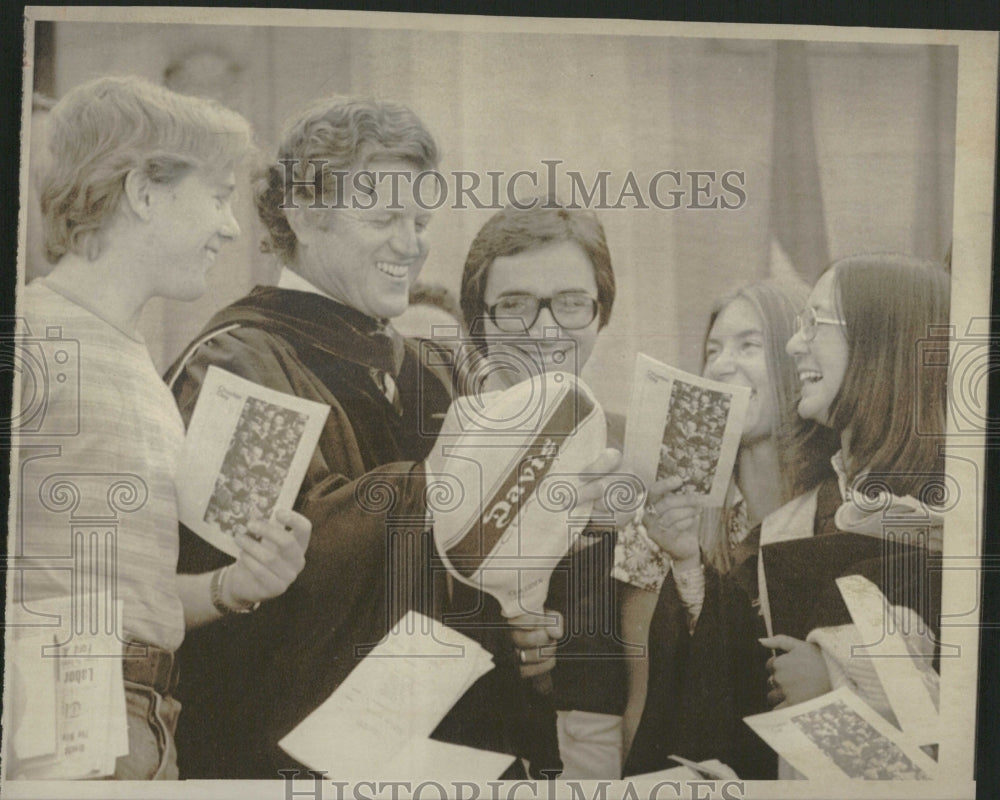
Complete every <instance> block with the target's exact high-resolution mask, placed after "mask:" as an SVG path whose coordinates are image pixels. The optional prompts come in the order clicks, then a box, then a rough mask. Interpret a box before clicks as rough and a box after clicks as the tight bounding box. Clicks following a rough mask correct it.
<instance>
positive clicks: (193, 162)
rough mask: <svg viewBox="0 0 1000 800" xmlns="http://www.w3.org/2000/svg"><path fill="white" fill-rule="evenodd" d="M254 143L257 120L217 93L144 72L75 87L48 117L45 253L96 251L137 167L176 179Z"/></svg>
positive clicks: (227, 161)
mask: <svg viewBox="0 0 1000 800" xmlns="http://www.w3.org/2000/svg"><path fill="white" fill-rule="evenodd" d="M251 145H252V134H251V131H250V124H249V123H248V122H247V121H246V120H245V119H244V118H243V117H242V116H240V115H239V114H237V113H236V112H235V111H232V110H230V109H228V108H226V107H224V106H222V105H221V104H219V103H216V102H215V101H213V100H207V99H203V98H198V97H188V96H186V95H181V94H177V93H176V92H172V91H170V90H169V89H165V88H163V87H162V86H157V85H156V84H153V83H150V82H149V81H146V80H144V79H142V78H137V77H103V78H98V79H96V80H93V81H90V82H88V83H85V84H82V85H80V86H77V87H75V88H74V89H72V90H70V91H69V92H67V93H66V95H65V97H63V98H62V99H61V100H60V101H59V102H58V103H56V105H55V106H54V107H53V108H52V111H51V112H50V115H49V120H48V147H49V150H50V151H51V156H52V159H51V163H50V164H49V166H48V169H47V171H46V174H45V175H44V177H43V178H42V180H41V198H40V199H41V209H42V220H43V227H44V233H45V257H46V258H47V259H48V260H49V261H50V262H52V263H55V262H56V261H58V260H59V259H60V258H62V256H63V255H65V254H66V253H68V252H73V253H77V254H79V255H82V256H85V257H86V258H89V259H94V258H96V257H97V256H98V255H99V253H100V250H101V237H100V234H101V231H102V229H103V228H104V226H105V224H106V222H107V221H108V220H109V219H110V218H111V216H112V215H113V214H115V213H116V212H117V211H118V208H119V206H120V203H121V198H122V195H123V194H124V191H125V178H126V176H127V175H128V174H129V173H130V172H132V171H133V170H140V171H141V172H142V173H143V174H145V175H146V176H147V177H148V178H149V179H150V180H151V181H153V182H156V183H165V184H170V183H174V182H176V181H178V180H180V179H181V178H183V177H184V176H185V175H186V174H187V173H188V172H190V171H191V170H193V169H218V168H219V167H220V166H221V165H232V164H235V163H236V162H237V161H238V160H240V159H241V158H243V157H244V156H245V155H246V154H247V153H248V152H249V151H250V149H251Z"/></svg>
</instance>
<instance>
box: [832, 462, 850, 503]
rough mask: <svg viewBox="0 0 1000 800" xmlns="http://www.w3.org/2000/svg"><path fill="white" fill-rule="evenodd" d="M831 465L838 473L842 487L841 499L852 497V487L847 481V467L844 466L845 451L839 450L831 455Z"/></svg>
mask: <svg viewBox="0 0 1000 800" xmlns="http://www.w3.org/2000/svg"><path fill="white" fill-rule="evenodd" d="M830 465H831V466H832V467H833V471H834V472H836V473H837V486H839V487H840V499H841V500H844V501H845V502H846V501H847V500H849V499H850V496H851V487H850V484H849V483H848V481H847V468H846V467H845V466H844V451H843V450H838V451H837V452H836V453H834V454H833V455H832V456H831V457H830Z"/></svg>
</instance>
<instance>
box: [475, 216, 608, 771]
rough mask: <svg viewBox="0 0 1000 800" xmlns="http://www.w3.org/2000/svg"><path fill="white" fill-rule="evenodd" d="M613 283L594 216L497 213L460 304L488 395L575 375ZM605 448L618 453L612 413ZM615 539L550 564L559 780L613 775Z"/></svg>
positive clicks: (603, 537)
mask: <svg viewBox="0 0 1000 800" xmlns="http://www.w3.org/2000/svg"><path fill="white" fill-rule="evenodd" d="M614 299H615V276H614V272H613V270H612V268H611V255H610V252H609V250H608V245H607V240H606V238H605V235H604V229H603V227H602V226H601V223H600V222H599V221H598V219H597V217H596V215H594V214H593V213H592V212H590V211H587V210H582V209H572V208H564V207H562V206H561V205H560V204H559V203H558V202H557V201H555V200H554V199H553V198H546V199H544V200H542V199H537V200H536V201H535V202H534V203H533V204H530V207H529V208H516V207H511V208H507V209H504V210H503V211H500V212H499V213H497V214H496V215H494V216H493V217H492V218H491V219H490V220H489V221H488V222H487V223H486V225H484V226H483V228H482V230H480V231H479V233H478V234H477V235H476V238H475V240H474V241H473V243H472V246H471V248H470V250H469V255H468V257H467V259H466V262H465V270H464V273H463V276H462V291H461V304H462V312H463V314H464V316H465V319H466V320H467V321H468V322H469V326H470V328H469V329H470V335H471V337H472V340H473V342H474V343H475V345H476V348H477V350H478V351H479V354H480V355H482V356H483V357H484V358H486V359H487V368H486V369H485V370H483V374H485V375H486V376H487V381H488V383H489V385H488V386H487V388H503V387H504V386H509V385H512V384H515V383H518V382H520V381H522V380H524V379H525V378H527V377H529V376H531V375H537V374H540V373H543V372H554V371H560V372H569V373H573V374H577V375H578V374H579V373H580V371H581V370H582V369H583V367H584V365H585V364H586V363H587V360H588V359H589V358H590V355H591V353H592V352H593V350H594V345H595V344H596V343H597V337H598V334H599V331H600V330H601V329H602V328H603V327H604V326H605V325H606V324H607V323H608V320H609V319H610V317H611V307H612V305H613V304H614ZM608 428H609V430H608V446H609V447H618V448H620V447H621V442H622V434H623V429H624V423H623V420H622V419H621V418H620V417H610V418H609V419H608ZM613 555H614V533H613V531H608V530H597V529H593V528H592V529H588V530H587V531H586V532H585V535H583V536H581V537H580V538H579V539H578V540H577V545H576V546H574V548H573V550H572V552H571V553H570V554H569V555H568V556H567V557H566V558H565V559H563V561H562V562H561V563H560V564H559V565H558V566H557V567H556V569H555V571H554V572H553V574H552V582H551V584H550V590H549V595H548V599H547V601H546V608H547V609H550V610H557V611H559V612H560V613H562V615H563V617H564V628H565V632H564V636H563V637H562V639H561V643H560V645H559V647H558V650H557V654H556V663H555V667H554V670H553V672H552V676H553V684H554V689H555V701H556V707H557V709H558V710H559V715H558V728H559V731H558V733H559V748H560V755H561V757H562V761H563V767H564V771H563V777H564V778H574V779H575V778H617V777H618V776H619V775H620V772H621V752H620V750H621V713H622V711H623V709H624V705H625V685H626V678H625V671H624V662H623V660H622V658H621V655H622V652H621V643H620V638H619V637H618V636H616V632H615V630H614V626H613V622H614V621H615V620H617V618H618V613H617V609H616V608H615V607H614V603H613V600H612V597H613V596H612V593H611V578H610V570H611V564H612V561H613Z"/></svg>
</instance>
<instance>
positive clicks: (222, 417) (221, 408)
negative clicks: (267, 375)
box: [177, 366, 330, 558]
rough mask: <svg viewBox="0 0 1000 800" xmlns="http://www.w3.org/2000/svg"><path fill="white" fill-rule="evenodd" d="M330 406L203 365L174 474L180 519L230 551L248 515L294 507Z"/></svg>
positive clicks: (235, 550)
mask: <svg viewBox="0 0 1000 800" xmlns="http://www.w3.org/2000/svg"><path fill="white" fill-rule="evenodd" d="M329 412H330V407H329V406H326V405H323V404H322V403H314V402H312V401H311V400H303V399H302V398H299V397H295V396H293V395H289V394H285V393H283V392H278V391H275V390H273V389H268V388H266V387H264V386H260V385H259V384H256V383H253V382H252V381H248V380H245V379H243V378H239V377H237V376H236V375H233V374H232V373H230V372H227V371H226V370H224V369H219V368H218V367H215V366H211V367H209V368H208V372H207V374H206V375H205V384H204V386H202V389H201V393H200V394H199V395H198V402H197V403H196V404H195V408H194V413H193V414H192V415H191V422H190V424H189V425H188V431H187V436H186V437H185V439H184V450H183V452H182V453H181V460H180V468H179V469H178V474H177V495H178V504H179V507H180V520H181V522H182V523H184V524H185V525H187V527H189V528H190V529H191V530H192V531H194V532H195V533H197V534H198V535H199V536H200V537H201V538H203V539H204V540H205V541H206V542H208V543H209V544H211V545H213V546H215V547H217V548H219V549H220V550H222V551H223V552H225V553H228V554H229V555H231V556H233V557H234V558H235V557H236V556H237V555H239V547H238V545H237V544H236V542H235V540H234V538H233V537H234V536H235V535H236V534H237V533H241V532H246V529H247V523H248V522H249V521H250V520H251V519H255V518H265V519H267V518H270V517H271V515H272V514H273V513H274V511H275V509H278V508H291V507H292V504H293V503H294V502H295V498H296V496H297V495H298V492H299V488H300V487H301V486H302V481H303V479H304V478H305V475H306V469H307V468H308V467H309V460H310V459H311V458H312V454H313V451H314V450H315V449H316V443H317V442H318V441H319V436H320V433H321V432H322V430H323V424H324V423H325V422H326V417H327V414H328V413H329Z"/></svg>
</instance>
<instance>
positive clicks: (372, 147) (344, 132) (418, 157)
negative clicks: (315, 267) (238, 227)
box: [254, 96, 439, 263]
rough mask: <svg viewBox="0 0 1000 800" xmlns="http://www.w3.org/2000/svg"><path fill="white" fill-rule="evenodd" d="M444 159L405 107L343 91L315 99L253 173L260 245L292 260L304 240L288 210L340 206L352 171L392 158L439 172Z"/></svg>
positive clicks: (287, 128)
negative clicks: (341, 189)
mask: <svg viewBox="0 0 1000 800" xmlns="http://www.w3.org/2000/svg"><path fill="white" fill-rule="evenodd" d="M438 158H439V156H438V148H437V144H436V143H435V141H434V137H432V136H431V134H430V132H429V131H428V130H427V128H426V127H424V124H423V123H422V122H421V121H420V119H419V118H418V117H417V115H416V114H414V113H413V112H412V111H411V110H410V109H409V108H407V107H406V106H404V105H401V104H399V103H393V102H388V101H381V100H361V99H356V98H351V97H339V96H338V97H328V98H325V99H323V100H319V101H317V102H315V103H313V104H312V105H310V106H309V107H308V108H306V109H304V110H303V111H302V112H300V113H299V114H297V115H295V116H294V117H292V118H291V119H289V120H288V121H287V122H286V124H285V128H284V131H283V133H282V135H281V139H280V144H279V146H278V153H277V157H276V158H275V160H274V161H273V162H271V163H269V164H266V165H263V166H262V167H261V168H260V169H258V170H257V171H256V173H255V175H254V202H255V205H256V207H257V215H258V216H259V217H260V220H261V222H263V223H264V226H265V227H266V228H267V238H266V239H265V240H264V242H263V243H262V245H261V249H263V250H264V251H265V252H270V253H274V254H275V255H276V256H277V257H278V258H279V259H280V260H281V261H282V262H284V263H289V262H291V261H292V259H293V257H294V255H295V250H296V245H297V241H296V238H295V232H294V231H293V230H292V228H291V226H290V225H289V224H288V218H287V216H286V215H285V209H287V208H289V207H292V206H295V205H300V204H301V205H310V204H319V205H320V206H325V207H330V206H335V205H336V204H337V202H338V200H339V198H337V197H336V196H335V194H336V192H335V190H336V187H337V186H339V185H342V184H343V176H344V173H345V172H347V171H349V170H353V169H365V168H366V167H367V166H368V165H369V164H370V163H371V162H373V161H377V160H390V159H393V160H396V159H398V160H400V161H405V162H407V163H409V164H412V165H413V166H414V167H415V168H417V169H420V170H433V169H436V168H437V165H438Z"/></svg>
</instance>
